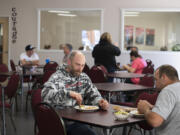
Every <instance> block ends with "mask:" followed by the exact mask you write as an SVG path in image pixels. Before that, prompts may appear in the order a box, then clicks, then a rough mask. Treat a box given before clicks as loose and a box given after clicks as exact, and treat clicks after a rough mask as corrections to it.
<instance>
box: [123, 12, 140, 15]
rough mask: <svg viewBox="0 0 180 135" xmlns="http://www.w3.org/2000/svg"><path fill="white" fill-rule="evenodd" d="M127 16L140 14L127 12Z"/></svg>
mask: <svg viewBox="0 0 180 135" xmlns="http://www.w3.org/2000/svg"><path fill="white" fill-rule="evenodd" d="M125 14H126V15H139V14H140V13H139V12H125Z"/></svg>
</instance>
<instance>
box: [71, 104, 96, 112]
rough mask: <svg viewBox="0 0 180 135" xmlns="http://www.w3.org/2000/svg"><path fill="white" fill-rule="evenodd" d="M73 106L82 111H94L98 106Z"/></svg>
mask: <svg viewBox="0 0 180 135" xmlns="http://www.w3.org/2000/svg"><path fill="white" fill-rule="evenodd" d="M74 108H75V109H76V110H78V111H82V112H94V111H97V110H99V106H94V105H81V106H78V105H77V106H75V107H74Z"/></svg>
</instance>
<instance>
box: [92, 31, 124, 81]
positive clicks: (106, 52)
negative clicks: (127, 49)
mask: <svg viewBox="0 0 180 135" xmlns="http://www.w3.org/2000/svg"><path fill="white" fill-rule="evenodd" d="M120 54H121V51H120V49H119V47H118V45H115V44H113V43H112V37H111V35H110V34H109V33H108V32H105V33H103V34H102V35H101V37H100V41H99V43H98V44H97V45H96V46H95V47H94V49H93V52H92V56H93V57H94V63H95V65H103V66H105V67H106V69H107V71H108V72H109V73H113V72H115V70H116V69H117V65H116V59H115V56H119V55H120ZM112 80H113V79H112V78H110V79H109V81H112Z"/></svg>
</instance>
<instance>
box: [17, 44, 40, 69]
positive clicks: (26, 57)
mask: <svg viewBox="0 0 180 135" xmlns="http://www.w3.org/2000/svg"><path fill="white" fill-rule="evenodd" d="M34 48H35V47H33V46H32V45H27V46H26V47H25V51H26V52H24V53H22V54H21V55H20V64H21V65H22V66H35V65H39V56H38V55H37V54H36V53H35V52H34Z"/></svg>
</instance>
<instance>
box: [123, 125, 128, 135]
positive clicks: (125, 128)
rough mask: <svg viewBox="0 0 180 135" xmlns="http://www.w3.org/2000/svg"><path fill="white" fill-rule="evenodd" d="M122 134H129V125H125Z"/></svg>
mask: <svg viewBox="0 0 180 135" xmlns="http://www.w3.org/2000/svg"><path fill="white" fill-rule="evenodd" d="M122 135H127V126H124V127H123V132H122Z"/></svg>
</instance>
